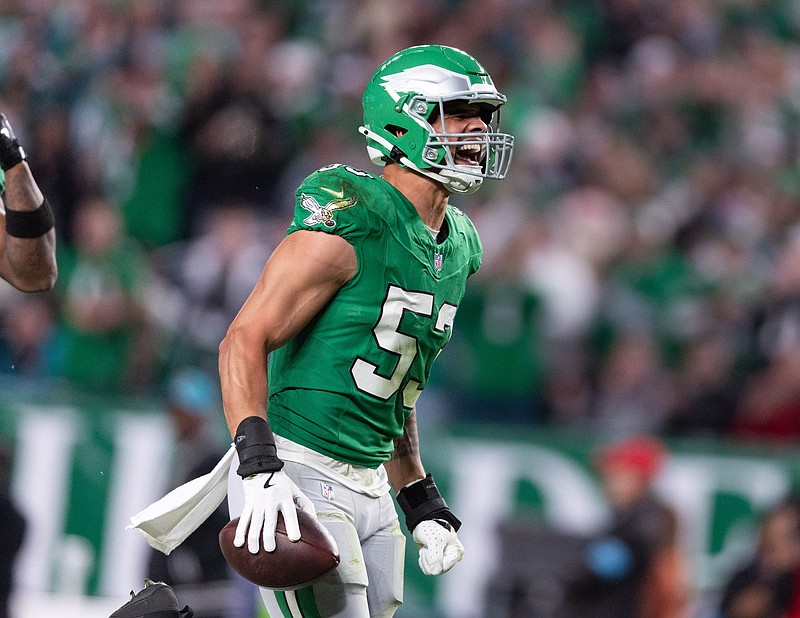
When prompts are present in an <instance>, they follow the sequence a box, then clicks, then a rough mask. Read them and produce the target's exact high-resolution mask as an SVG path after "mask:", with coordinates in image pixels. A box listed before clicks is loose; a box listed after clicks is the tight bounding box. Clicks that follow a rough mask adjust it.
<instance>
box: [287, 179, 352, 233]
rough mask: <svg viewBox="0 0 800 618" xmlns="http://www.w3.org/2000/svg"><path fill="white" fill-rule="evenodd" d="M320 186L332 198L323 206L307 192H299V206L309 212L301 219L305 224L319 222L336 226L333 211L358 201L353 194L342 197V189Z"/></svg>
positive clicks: (350, 206)
mask: <svg viewBox="0 0 800 618" xmlns="http://www.w3.org/2000/svg"><path fill="white" fill-rule="evenodd" d="M320 188H321V190H323V191H325V192H327V193H330V194H331V196H332V197H333V199H332V200H330V201H329V202H327V203H326V204H325V205H324V206H323V205H322V204H321V203H320V202H319V200H317V198H315V197H314V196H312V195H308V194H307V193H303V194H301V195H300V206H302V207H303V208H304V209H305V210H307V211H308V212H309V213H311V214H309V215H308V216H307V217H306V218H305V219H303V223H304V224H305V225H317V224H320V223H321V224H322V225H324V226H325V227H327V228H329V229H330V228H333V227H335V226H336V220H335V219H334V218H333V213H335V212H336V211H339V210H344V209H345V208H352V207H353V206H355V205H356V203H358V198H357V197H355V196H352V197H344V191H343V190H340V191H333V190H332V189H327V188H325V187H320Z"/></svg>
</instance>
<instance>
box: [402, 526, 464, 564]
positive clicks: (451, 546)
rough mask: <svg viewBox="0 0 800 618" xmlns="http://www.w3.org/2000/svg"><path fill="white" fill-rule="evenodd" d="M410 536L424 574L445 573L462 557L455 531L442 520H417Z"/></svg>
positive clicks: (460, 545) (461, 549) (462, 551)
mask: <svg viewBox="0 0 800 618" xmlns="http://www.w3.org/2000/svg"><path fill="white" fill-rule="evenodd" d="M412 537H413V538H414V541H415V542H416V544H417V547H419V568H420V569H422V572H423V573H425V575H441V574H442V573H447V571H449V570H450V569H452V568H453V567H454V566H455V565H456V563H457V562H458V561H459V560H461V559H462V558H463V557H464V546H463V545H462V544H461V541H459V540H458V536H457V535H456V531H455V530H454V529H453V528H452V526H450V524H449V523H447V522H446V521H444V520H436V519H426V520H424V521H421V522H419V524H417V526H416V528H414V532H413V533H412Z"/></svg>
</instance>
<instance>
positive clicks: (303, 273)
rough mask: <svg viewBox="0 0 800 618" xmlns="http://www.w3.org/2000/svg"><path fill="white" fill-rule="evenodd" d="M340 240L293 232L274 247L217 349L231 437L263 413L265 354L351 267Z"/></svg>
mask: <svg viewBox="0 0 800 618" xmlns="http://www.w3.org/2000/svg"><path fill="white" fill-rule="evenodd" d="M356 265H357V263H356V254H355V250H354V249H353V247H352V246H351V245H350V244H349V243H348V242H347V241H346V240H344V239H343V238H341V237H339V236H334V235H332V234H325V233H322V232H312V231H307V230H299V231H297V232H294V233H292V234H290V235H289V236H287V237H286V238H284V239H283V241H282V242H281V243H280V245H278V247H277V248H276V249H275V251H274V253H273V254H272V256H271V257H270V258H269V260H267V263H266V265H265V266H264V269H263V271H262V273H261V275H260V277H259V280H258V282H257V283H256V285H255V287H254V289H253V291H252V292H251V294H250V296H249V297H248V299H247V301H246V302H245V303H244V305H243V306H242V308H241V310H240V311H239V314H238V315H237V316H236V318H235V319H234V321H233V322H232V323H231V326H230V328H229V329H228V332H227V334H226V335H225V338H224V339H223V340H222V343H221V344H220V349H219V374H220V385H221V387H222V399H223V407H224V409H225V418H226V421H227V423H228V428H229V429H230V432H231V435H234V434H235V432H236V429H237V427H238V426H239V423H240V422H241V421H242V420H243V419H245V418H246V417H248V416H261V417H263V416H264V415H265V410H266V404H267V355H268V354H269V353H270V352H271V351H272V350H275V349H277V348H279V347H280V346H282V345H283V344H284V343H286V342H287V341H289V340H290V339H292V338H293V337H294V336H295V335H297V334H298V333H299V332H300V330H301V329H302V328H303V327H304V326H305V325H306V324H308V322H309V321H310V320H311V319H312V318H313V317H314V316H315V315H316V314H317V313H318V312H319V311H320V309H322V308H323V307H324V306H325V305H326V304H327V302H328V301H329V300H330V299H331V298H332V297H333V295H334V294H336V291H337V290H338V289H339V288H340V287H341V286H342V285H344V284H345V283H346V282H347V281H349V280H350V278H351V277H352V276H353V274H354V273H355V271H356Z"/></svg>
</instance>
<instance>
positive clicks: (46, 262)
mask: <svg viewBox="0 0 800 618" xmlns="http://www.w3.org/2000/svg"><path fill="white" fill-rule="evenodd" d="M0 166H2V168H3V170H4V173H5V185H6V192H5V202H4V203H3V204H2V205H3V207H4V210H5V212H4V213H3V214H2V215H0V216H1V217H2V219H3V221H2V222H0V277H2V278H3V279H5V280H6V281H8V282H9V283H10V284H11V285H13V286H14V287H15V288H17V289H19V290H22V291H23V292H41V291H45V290H49V289H52V287H53V286H54V285H55V282H56V278H57V276H58V267H57V265H56V254H55V248H56V233H55V228H54V223H55V222H54V218H53V213H52V210H51V208H50V205H49V204H48V203H47V200H46V199H45V197H44V195H42V192H41V190H40V189H39V187H38V185H37V184H36V181H35V179H34V178H33V174H32V173H31V170H30V167H28V163H27V161H26V160H25V151H24V150H23V149H22V148H21V147H20V145H19V142H18V141H17V139H16V137H15V136H14V132H13V130H12V129H11V125H10V124H9V123H8V120H7V119H6V117H5V116H4V115H3V114H0Z"/></svg>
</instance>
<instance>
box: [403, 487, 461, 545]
mask: <svg viewBox="0 0 800 618" xmlns="http://www.w3.org/2000/svg"><path fill="white" fill-rule="evenodd" d="M397 503H398V504H399V505H400V508H401V509H403V513H404V514H405V516H406V526H407V527H408V529H409V530H411V531H413V530H414V528H416V527H417V524H419V523H420V522H421V521H425V520H427V519H441V520H444V521H446V522H447V523H449V524H450V525H451V526H452V527H453V529H454V530H455V531H456V532H458V529H459V528H460V527H461V521H459V519H458V518H457V517H456V516H455V515H453V514H452V513H451V512H450V509H448V508H447V502H445V501H444V498H442V494H440V493H439V488H438V487H436V482H435V481H434V480H433V477H432V476H431V475H430V474H428V475H427V476H426V477H425V478H424V479H421V480H419V481H417V482H415V483H412V484H411V485H409V486H408V487H403V489H401V490H400V491H399V492H397Z"/></svg>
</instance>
